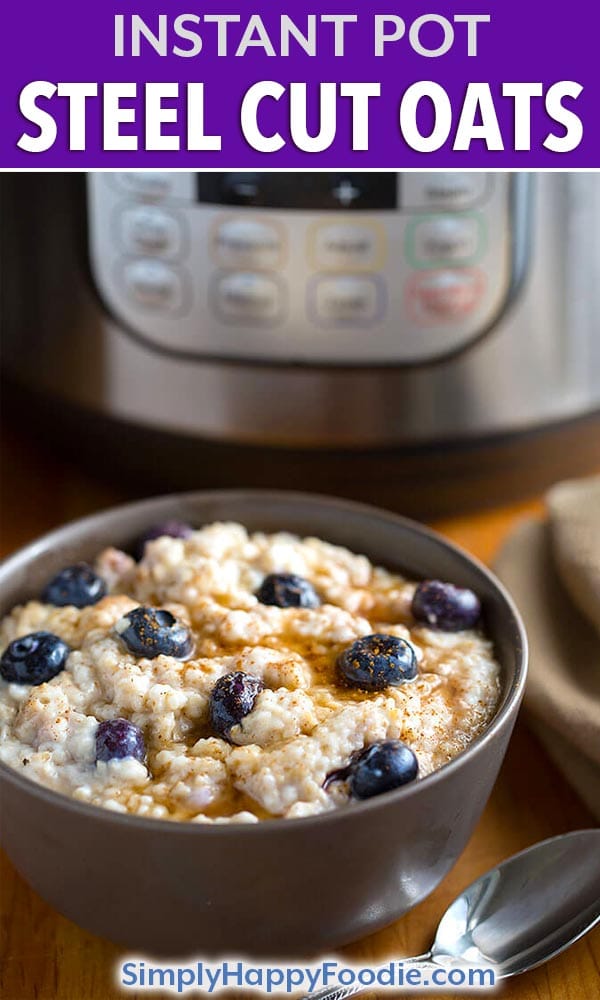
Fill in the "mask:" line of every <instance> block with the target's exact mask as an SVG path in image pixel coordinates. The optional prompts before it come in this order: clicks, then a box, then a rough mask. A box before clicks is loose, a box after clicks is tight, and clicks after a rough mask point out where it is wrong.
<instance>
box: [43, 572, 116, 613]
mask: <svg viewBox="0 0 600 1000" xmlns="http://www.w3.org/2000/svg"><path fill="white" fill-rule="evenodd" d="M105 594H106V584H105V582H104V580H103V579H102V577H101V576H98V574H97V573H94V570H93V569H92V567H91V566H88V564H87V563H83V562H81V563H76V564H75V565H74V566H66V567H65V568H64V569H61V571H60V572H59V573H57V574H56V576H53V577H52V579H51V580H50V583H48V584H46V588H45V590H44V592H43V593H42V600H43V601H44V602H45V603H46V604H54V605H55V606H56V607H57V608H64V607H66V606H67V605H68V604H72V605H73V606H74V607H76V608H85V607H87V605H88V604H96V603H97V602H98V601H99V600H100V598H102V597H104V596H105Z"/></svg>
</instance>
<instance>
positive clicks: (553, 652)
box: [495, 476, 600, 819]
mask: <svg viewBox="0 0 600 1000" xmlns="http://www.w3.org/2000/svg"><path fill="white" fill-rule="evenodd" d="M546 500H547V506H548V520H547V521H546V522H540V521H533V520H528V521H524V522H522V523H521V524H519V525H518V527H517V528H516V530H515V531H514V533H513V534H512V535H511V536H510V537H509V538H508V540H507V542H506V543H505V544H504V546H503V548H502V550H501V552H500V554H499V556H498V558H497V560H496V566H495V569H496V572H497V574H498V576H499V577H500V579H501V580H502V581H503V582H504V583H505V584H506V586H507V588H508V589H509V590H510V592H511V593H512V595H513V597H514V599H515V601H516V603H517V605H518V607H519V609H520V611H521V613H522V615H523V618H524V620H525V625H526V627H527V632H528V635H529V643H530V653H531V659H530V668H529V678H528V681H527V689H526V692H525V708H526V711H527V712H528V715H529V720H530V722H531V723H532V724H533V727H534V729H535V730H536V732H537V734H538V735H539V737H540V739H541V741H542V742H543V744H544V746H545V747H546V749H547V751H548V753H549V754H550V755H551V757H552V758H553V760H554V761H555V762H556V764H557V765H558V767H559V768H560V770H561V771H562V772H563V774H564V775H565V777H566V778H567V780H568V781H569V782H570V783H571V784H572V785H573V787H574V788H575V789H576V791H577V792H578V793H579V795H580V796H581V798H582V799H583V800H584V802H585V803H586V804H587V805H588V807H589V808H590V809H591V810H592V812H593V813H594V814H595V815H596V816H597V817H598V818H599V819H600V476H598V477H594V478H593V479H586V480H578V481H572V482H566V483H561V484H559V485H558V486H555V487H554V488H553V489H552V490H550V492H549V494H548V495H547V497H546Z"/></svg>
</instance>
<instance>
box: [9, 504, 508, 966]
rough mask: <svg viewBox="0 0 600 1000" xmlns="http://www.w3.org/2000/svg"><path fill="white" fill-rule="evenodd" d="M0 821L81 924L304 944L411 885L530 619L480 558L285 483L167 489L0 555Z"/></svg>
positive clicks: (404, 894)
mask: <svg viewBox="0 0 600 1000" xmlns="http://www.w3.org/2000/svg"><path fill="white" fill-rule="evenodd" d="M0 600H1V605H2V606H1V611H2V615H1V623H0V795H1V796H2V811H1V828H0V834H1V837H2V843H3V846H4V847H5V849H6V851H7V853H8V854H9V856H10V857H11V859H12V860H13V862H14V864H15V865H16V867H17V868H18V869H19V870H20V871H21V872H22V874H23V875H24V876H25V878H26V879H27V880H28V881H29V882H30V884H31V885H32V886H33V888H34V889H36V890H37V891H38V892H39V893H40V895H42V896H43V897H44V898H45V899H47V900H48V901H49V902H50V903H52V904H53V905H54V906H55V907H56V908H57V909H58V910H60V911H61V912H63V913H65V914H66V915H67V916H69V917H71V918H72V919H73V920H75V921H76V922H77V923H79V924H81V925H82V926H84V927H86V928H88V929H90V930H92V931H94V932H96V933H100V934H102V935H104V936H106V937H108V938H111V939H113V940H115V941H118V942H121V943H125V944H127V945H128V946H130V947H135V948H143V949H145V950H152V951H155V952H179V953H181V954H183V953H186V952H187V953H191V952H197V953H203V954H206V953H215V952H220V953H236V952H250V953H256V954H258V953H262V954H273V955H275V954H286V953H287V954H294V953H295V954H297V953H299V952H303V953H309V952H313V951H316V950H323V949H327V948H331V947H336V946H338V945H340V944H342V943H345V942H347V941H350V940H353V939H356V938H357V937H360V936H361V935H363V934H365V933H369V932H371V931H373V930H375V929H376V928H378V927H380V926H382V925H385V924H386V923H389V922H390V921H392V920H393V919H395V918H396V917H398V916H400V915H401V914H402V913H404V912H406V911H407V910H408V909H410V908H411V907H412V906H414V905H415V904H416V903H417V902H419V901H420V900H421V899H422V898H423V897H424V896H425V895H427V894H428V893H429V892H430V891H431V890H432V889H433V888H434V887H435V886H436V885H437V884H438V883H439V881H440V880H441V879H442V878H443V876H444V875H445V873H446V872H447V871H448V869H449V868H450V867H451V866H452V864H453V863H454V861H455V860H456V858H457V857H458V854H459V853H460V851H461V850H462V848H463V847H464V844H465V843H466V840H467V839H468V837H469V835H470V833H471V832H472V829H473V827H474V824H475V822H476V820H477V818H478V816H479V815H480V813H481V810H482V808H483V806H484V804H485V801H486V799H487V796H488V795H489V792H490V791H491V787H492V785H493V782H494V779H495V776H496V774H497V771H498V768H499V766H500V763H501V761H502V757H503V754H504V750H505V748H506V744H507V742H508V739H509V736H510V732H511V730H512V725H513V723H514V719H515V716H516V713H517V710H518V706H519V702H520V699H521V695H522V690H523V683H524V676H525V667H526V664H525V660H526V645H525V638H524V634H523V629H522V625H521V623H520V620H519V617H518V614H517V612H516V611H515V609H514V607H513V606H512V604H511V602H510V598H509V597H508V596H507V595H506V593H505V592H504V591H503V590H502V588H501V586H500V585H499V584H498V582H497V581H496V580H495V579H494V578H493V577H492V575H491V574H490V573H489V572H488V571H487V570H485V569H484V568H483V567H482V566H480V565H479V564H478V563H476V562H475V561H474V560H472V559H470V558H469V557H468V556H467V555H466V554H464V553H463V552H461V551H460V550H458V549H457V548H455V547H454V546H451V545H450V544H449V543H447V542H445V541H444V540H443V539H441V538H440V537H439V536H438V535H436V534H435V533H433V532H431V531H428V530H427V529H425V528H423V527H421V526H418V525H417V524H415V523H413V522H410V521H407V520H405V519H403V518H400V517H397V516H395V515H393V514H388V513H385V512H382V511H378V510H376V509H374V508H369V507H365V506H362V505H358V504H354V503H349V502H346V501H342V500H334V499H328V498H322V497H312V496H309V495H305V494H294V493H283V492H282V493H275V492H261V491H244V492H235V491H227V492H222V493H197V494H184V495H180V496H174V497H163V498H158V499H155V500H149V501H142V502H140V503H135V504H129V505H127V506H125V507H121V508H117V509H114V510H110V511H107V512H105V513H102V514H98V515H94V516H92V517H90V518H86V519H84V520H82V521H79V522H76V523H74V524H71V525H67V526H66V527H65V528H62V529H59V530H58V531H56V532H53V533H52V534H50V535H47V536H45V538H43V539H41V540H39V541H38V542H36V543H34V544H32V545H30V546H28V547H27V548H26V549H24V550H22V551H21V552H19V553H17V554H16V555H15V556H13V557H12V558H11V559H9V560H8V561H7V562H6V563H5V564H4V565H3V566H2V567H1V568H0Z"/></svg>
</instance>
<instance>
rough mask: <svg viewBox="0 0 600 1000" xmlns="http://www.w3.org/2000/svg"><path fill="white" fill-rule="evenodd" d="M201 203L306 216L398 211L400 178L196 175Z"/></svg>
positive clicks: (382, 175) (377, 175) (372, 175)
mask: <svg viewBox="0 0 600 1000" xmlns="http://www.w3.org/2000/svg"><path fill="white" fill-rule="evenodd" d="M196 191H197V198H198V201H201V202H208V203H210V204H217V205H247V206H254V207H259V208H282V209H287V210H293V209H304V210H305V211H312V210H314V211H324V210H336V209H338V210H342V211H344V212H354V211H361V210H363V209H364V210H368V211H371V212H372V211H378V210H380V211H381V210H384V209H387V210H390V209H395V208H396V207H397V201H398V193H397V191H398V175H397V173H392V172H389V173H353V172H346V173H342V172H337V173H262V172H256V173H253V172H241V171H240V172H232V173H205V174H197V186H196Z"/></svg>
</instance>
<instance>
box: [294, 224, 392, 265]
mask: <svg viewBox="0 0 600 1000" xmlns="http://www.w3.org/2000/svg"><path fill="white" fill-rule="evenodd" d="M309 240H310V247H309V254H310V257H311V258H312V260H311V262H312V264H313V265H314V267H315V269H317V270H321V269H322V270H324V271H330V270H332V271H352V270H355V269H356V270H359V271H363V270H366V271H370V270H372V271H375V270H378V269H379V268H380V267H381V266H382V264H383V260H384V253H385V250H384V242H385V233H384V231H383V230H382V228H381V227H380V226H377V225H376V224H365V223H355V222H350V221H348V222H345V223H339V222H338V223H336V222H331V223H318V224H317V225H316V226H314V228H313V230H312V232H311V234H310V236H309Z"/></svg>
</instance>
